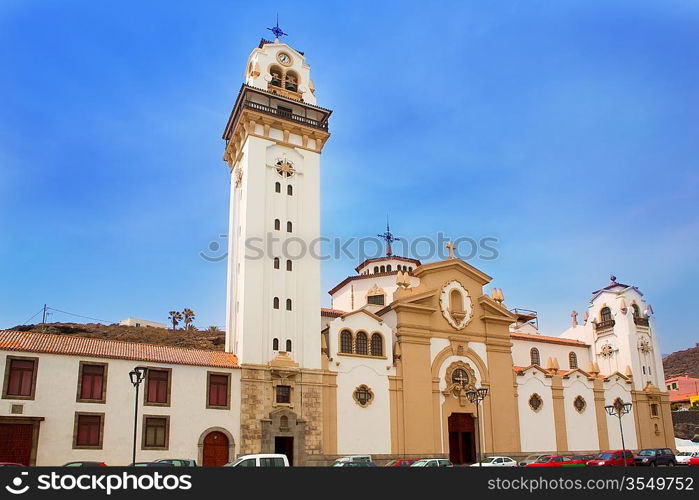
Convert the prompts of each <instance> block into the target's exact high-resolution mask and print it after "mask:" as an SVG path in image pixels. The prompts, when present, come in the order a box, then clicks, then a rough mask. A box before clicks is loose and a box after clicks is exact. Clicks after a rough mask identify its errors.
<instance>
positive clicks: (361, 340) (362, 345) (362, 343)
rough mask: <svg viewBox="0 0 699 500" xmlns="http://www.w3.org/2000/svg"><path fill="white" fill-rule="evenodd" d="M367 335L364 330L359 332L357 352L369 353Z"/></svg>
mask: <svg viewBox="0 0 699 500" xmlns="http://www.w3.org/2000/svg"><path fill="white" fill-rule="evenodd" d="M367 347H368V346H367V337H366V333H364V332H359V333H358V334H357V341H356V351H357V354H364V355H366V354H367Z"/></svg>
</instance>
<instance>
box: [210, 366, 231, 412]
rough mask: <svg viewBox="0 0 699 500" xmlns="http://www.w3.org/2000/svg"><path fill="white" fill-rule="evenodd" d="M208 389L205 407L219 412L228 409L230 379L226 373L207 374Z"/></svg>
mask: <svg viewBox="0 0 699 500" xmlns="http://www.w3.org/2000/svg"><path fill="white" fill-rule="evenodd" d="M207 379H208V388H207V391H206V394H207V398H206V407H207V408H213V409H220V410H229V409H230V403H229V401H230V388H231V377H230V374H228V373H217V372H207Z"/></svg>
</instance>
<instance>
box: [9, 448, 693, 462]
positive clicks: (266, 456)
mask: <svg viewBox="0 0 699 500" xmlns="http://www.w3.org/2000/svg"><path fill="white" fill-rule="evenodd" d="M623 465H627V466H629V465H633V466H637V467H641V466H647V467H656V466H667V467H672V466H675V465H688V466H699V451H685V452H680V453H678V454H677V455H675V454H674V453H673V452H672V450H671V449H669V448H646V449H643V450H639V451H638V453H636V454H634V453H633V452H632V451H630V450H609V451H603V452H601V453H599V454H597V455H591V454H580V455H554V454H533V455H529V456H527V457H526V458H524V459H523V460H521V461H520V462H517V461H516V460H514V459H512V458H510V457H506V456H489V457H486V458H484V459H483V460H482V461H481V462H480V463H479V462H476V463H474V464H471V467H517V466H519V467H585V466H588V467H595V466H623ZM63 466H64V467H106V466H107V464H106V463H104V462H101V461H73V462H68V463H66V464H64V465H63ZM196 466H197V463H196V461H195V460H192V459H183V458H162V459H158V460H154V461H151V462H134V463H132V464H130V465H129V467H196ZM289 466H290V463H289V459H288V458H287V456H286V455H284V454H279V453H260V454H254V455H244V456H241V457H238V458H237V459H236V460H234V461H232V462H229V463H227V464H225V467H289ZM386 466H387V467H453V464H452V463H451V461H449V460H447V459H445V458H419V457H406V458H396V459H394V460H391V461H389V462H388V463H387V464H386ZM0 467H24V465H23V464H18V463H9V462H6V463H0ZM332 467H376V464H375V463H374V461H373V458H372V456H371V455H348V456H344V457H340V458H338V459H337V460H335V462H333V464H332Z"/></svg>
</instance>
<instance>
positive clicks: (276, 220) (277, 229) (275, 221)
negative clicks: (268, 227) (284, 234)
mask: <svg viewBox="0 0 699 500" xmlns="http://www.w3.org/2000/svg"><path fill="white" fill-rule="evenodd" d="M281 228H282V223H281V222H279V219H274V230H275V231H279V230H280V229H281Z"/></svg>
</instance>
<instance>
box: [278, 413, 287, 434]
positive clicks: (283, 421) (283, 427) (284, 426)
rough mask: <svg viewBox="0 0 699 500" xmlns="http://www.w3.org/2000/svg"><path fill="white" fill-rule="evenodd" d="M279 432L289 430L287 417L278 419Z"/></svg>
mask: <svg viewBox="0 0 699 500" xmlns="http://www.w3.org/2000/svg"><path fill="white" fill-rule="evenodd" d="M279 430H280V431H282V430H289V417H287V416H286V415H282V416H281V417H279Z"/></svg>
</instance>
